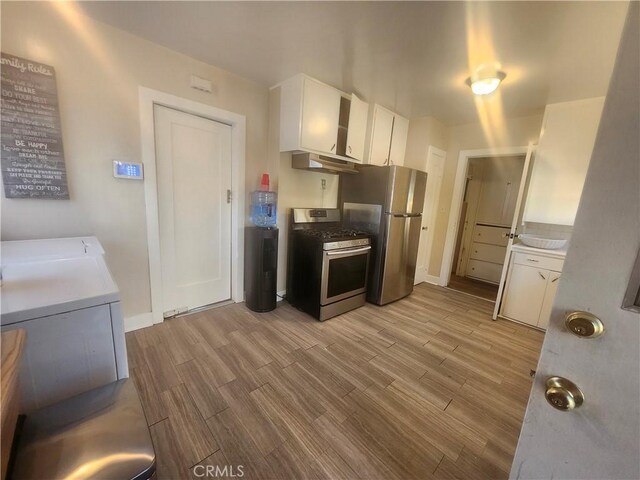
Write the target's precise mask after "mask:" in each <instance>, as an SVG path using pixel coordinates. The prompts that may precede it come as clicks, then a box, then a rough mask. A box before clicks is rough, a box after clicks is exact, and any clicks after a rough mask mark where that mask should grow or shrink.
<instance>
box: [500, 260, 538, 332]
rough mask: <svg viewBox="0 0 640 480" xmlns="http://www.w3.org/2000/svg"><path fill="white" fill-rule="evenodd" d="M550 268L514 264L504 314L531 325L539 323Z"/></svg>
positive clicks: (508, 282)
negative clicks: (543, 268)
mask: <svg viewBox="0 0 640 480" xmlns="http://www.w3.org/2000/svg"><path fill="white" fill-rule="evenodd" d="M548 278H549V270H542V269H539V268H535V267H527V266H525V265H518V264H513V265H512V268H511V272H510V274H509V279H508V280H507V289H506V293H505V298H504V302H503V306H502V314H503V315H504V316H505V317H509V318H513V319H514V320H518V321H520V322H524V323H528V324H530V325H538V318H540V310H541V309H542V302H543V300H544V294H545V290H546V288H547V280H548Z"/></svg>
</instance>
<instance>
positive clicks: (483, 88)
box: [465, 68, 507, 95]
mask: <svg viewBox="0 0 640 480" xmlns="http://www.w3.org/2000/svg"><path fill="white" fill-rule="evenodd" d="M506 76H507V74H506V73H504V72H502V71H500V70H496V69H493V68H491V69H482V70H478V71H476V73H475V74H474V75H472V76H470V77H469V78H467V80H466V81H465V83H466V84H467V85H469V86H470V87H471V91H472V92H473V93H474V94H475V95H489V94H490V93H493V92H495V91H496V89H497V88H498V86H500V82H502V80H504V79H505V77H506Z"/></svg>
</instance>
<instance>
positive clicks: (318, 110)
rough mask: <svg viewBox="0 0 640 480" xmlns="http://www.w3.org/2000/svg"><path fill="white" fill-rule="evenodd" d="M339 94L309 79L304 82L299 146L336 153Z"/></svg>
mask: <svg viewBox="0 0 640 480" xmlns="http://www.w3.org/2000/svg"><path fill="white" fill-rule="evenodd" d="M339 116H340V92H339V91H338V90H336V89H335V88H331V87H330V86H328V85H325V84H323V83H320V82H317V81H315V80H312V79H310V78H305V80H304V90H303V95H302V125H301V129H300V146H301V147H302V148H305V149H309V150H316V151H319V152H329V153H336V146H337V139H338V117H339Z"/></svg>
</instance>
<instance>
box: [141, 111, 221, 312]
mask: <svg viewBox="0 0 640 480" xmlns="http://www.w3.org/2000/svg"><path fill="white" fill-rule="evenodd" d="M154 121H155V138H156V170H157V182H158V216H159V227H160V255H161V268H162V303H163V312H164V314H165V316H171V315H174V314H176V313H181V312H183V311H185V310H191V309H194V308H198V307H202V306H204V305H209V304H212V303H216V302H220V301H223V300H227V299H229V298H231V203H230V197H228V194H227V192H230V191H231V127H230V126H228V125H224V124H221V123H218V122H214V121H213V120H208V119H205V118H202V117H198V116H195V115H191V114H188V113H184V112H181V111H178V110H174V109H171V108H166V107H161V106H158V105H156V106H155V107H154Z"/></svg>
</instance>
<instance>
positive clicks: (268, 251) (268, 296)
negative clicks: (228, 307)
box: [244, 227, 278, 312]
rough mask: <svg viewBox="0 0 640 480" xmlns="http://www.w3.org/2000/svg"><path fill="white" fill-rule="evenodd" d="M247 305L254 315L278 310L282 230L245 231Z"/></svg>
mask: <svg viewBox="0 0 640 480" xmlns="http://www.w3.org/2000/svg"><path fill="white" fill-rule="evenodd" d="M244 252H245V254H244V255H245V262H244V265H245V273H244V283H245V303H246V305H247V307H248V308H249V309H250V310H253V311H254V312H269V311H271V310H273V309H274V308H276V299H277V295H276V291H277V288H276V287H277V283H278V275H277V271H278V229H277V228H276V227H272V228H265V227H247V228H246V231H245V250H244Z"/></svg>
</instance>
